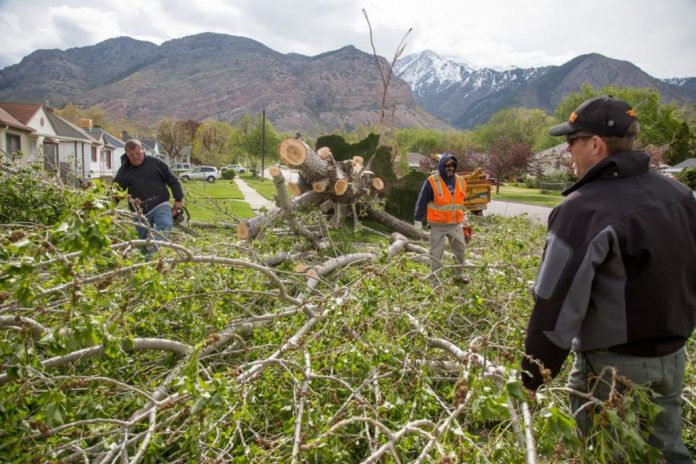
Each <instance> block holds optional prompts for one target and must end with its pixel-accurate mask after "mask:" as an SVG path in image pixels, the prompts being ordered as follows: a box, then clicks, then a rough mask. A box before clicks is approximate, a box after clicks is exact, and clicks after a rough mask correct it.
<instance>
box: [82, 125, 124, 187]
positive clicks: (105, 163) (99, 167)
mask: <svg viewBox="0 0 696 464" xmlns="http://www.w3.org/2000/svg"><path fill="white" fill-rule="evenodd" d="M87 121H89V122H88V123H87V124H85V125H87V126H88V127H87V128H85V131H86V132H87V133H88V134H89V135H91V136H92V137H95V138H98V139H99V141H100V142H101V144H102V149H101V153H100V154H99V157H98V160H97V161H96V162H95V161H92V163H91V170H92V171H93V172H94V173H95V174H96V176H95V177H114V176H115V175H116V172H117V171H118V168H119V167H120V166H121V156H122V155H124V154H125V153H126V148H125V147H126V144H125V142H124V141H123V140H121V139H119V138H117V137H114V136H113V135H111V134H110V133H108V132H106V131H105V130H104V129H102V128H101V127H98V126H92V124H91V120H87ZM87 121H85V122H87Z"/></svg>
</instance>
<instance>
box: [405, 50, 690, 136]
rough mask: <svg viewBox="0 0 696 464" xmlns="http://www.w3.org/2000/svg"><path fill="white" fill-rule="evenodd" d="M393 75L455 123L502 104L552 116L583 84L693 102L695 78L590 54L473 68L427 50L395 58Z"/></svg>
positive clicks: (466, 123)
mask: <svg viewBox="0 0 696 464" xmlns="http://www.w3.org/2000/svg"><path fill="white" fill-rule="evenodd" d="M395 73H396V75H397V76H399V77H400V78H402V79H404V80H405V81H406V82H408V83H409V85H410V86H411V88H412V89H413V94H414V97H415V99H416V101H417V102H418V103H419V104H420V105H422V106H423V108H425V109H426V110H428V111H429V112H431V113H433V114H435V115H437V116H438V117H439V118H441V119H443V120H445V121H446V122H448V123H449V124H451V125H452V126H454V127H459V128H470V127H473V126H475V125H477V124H482V123H484V122H486V121H487V120H488V119H489V118H490V117H491V115H493V114H494V113H495V112H497V111H498V110H500V109H502V108H506V107H510V106H521V107H526V108H540V109H542V110H544V111H546V112H547V113H550V114H553V112H554V109H555V108H556V106H558V103H560V101H561V100H562V99H563V98H564V97H565V96H566V95H568V94H569V93H572V92H576V91H578V90H579V89H580V87H581V86H582V84H584V83H588V84H590V85H591V86H592V87H594V88H601V87H604V86H606V85H615V86H619V87H626V86H630V87H649V88H655V89H657V90H658V91H659V92H660V95H661V97H662V99H663V101H664V102H672V101H675V102H678V103H688V102H696V78H693V77H692V78H686V79H668V80H660V79H656V78H654V77H651V76H650V75H648V74H647V73H645V72H644V71H643V70H641V69H640V68H638V67H637V66H635V65H634V64H632V63H630V62H628V61H621V60H615V59H612V58H607V57H605V56H603V55H600V54H597V53H592V54H587V55H581V56H578V57H576V58H574V59H572V60H570V61H569V62H567V63H565V64H563V65H561V66H546V67H541V68H527V69H522V68H515V69H509V70H504V71H498V70H494V69H489V68H483V69H476V68H473V67H471V66H469V65H468V64H467V63H465V62H463V61H462V60H459V59H456V58H454V59H453V58H446V57H443V56H440V55H438V54H437V53H434V52H432V51H430V50H426V51H424V52H421V53H417V54H411V55H407V56H405V57H403V58H401V59H400V60H399V61H397V63H396V66H395Z"/></svg>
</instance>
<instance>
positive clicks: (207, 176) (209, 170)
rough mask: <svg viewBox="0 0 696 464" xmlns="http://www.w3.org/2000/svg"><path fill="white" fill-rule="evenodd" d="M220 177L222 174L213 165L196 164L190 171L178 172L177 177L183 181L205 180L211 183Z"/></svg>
mask: <svg viewBox="0 0 696 464" xmlns="http://www.w3.org/2000/svg"><path fill="white" fill-rule="evenodd" d="M220 177H222V174H220V171H218V170H217V168H215V167H213V166H196V167H195V168H193V169H191V170H190V171H184V172H181V173H179V178H180V179H181V180H182V181H184V182H188V181H190V180H206V181H208V182H210V183H213V182H215V181H216V180H217V179H219V178H220Z"/></svg>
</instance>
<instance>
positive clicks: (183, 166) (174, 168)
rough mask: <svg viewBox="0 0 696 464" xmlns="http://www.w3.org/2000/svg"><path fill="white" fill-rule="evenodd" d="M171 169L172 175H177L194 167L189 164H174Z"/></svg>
mask: <svg viewBox="0 0 696 464" xmlns="http://www.w3.org/2000/svg"><path fill="white" fill-rule="evenodd" d="M171 168H172V171H173V172H174V174H179V173H180V172H184V171H190V170H191V169H193V168H194V165H193V164H191V163H175V164H172V166H171Z"/></svg>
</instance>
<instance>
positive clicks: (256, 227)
mask: <svg viewBox="0 0 696 464" xmlns="http://www.w3.org/2000/svg"><path fill="white" fill-rule="evenodd" d="M324 201H326V198H324V197H323V196H322V195H321V194H319V193H316V192H312V191H308V192H305V193H303V194H302V195H300V196H299V197H297V198H293V199H292V200H291V202H290V203H291V204H292V209H293V210H295V209H297V208H299V207H301V206H304V205H315V206H316V205H320V204H321V203H323V202H324ZM282 214H283V209H282V208H272V209H271V210H270V211H268V212H267V213H266V214H263V215H261V216H256V217H253V218H251V219H247V220H245V221H241V222H240V223H239V224H237V237H239V238H240V239H243V240H253V239H254V238H256V236H257V235H259V233H260V232H261V231H262V230H263V229H264V228H265V227H267V226H268V225H269V224H272V223H273V221H275V220H276V219H277V218H279V217H280V216H282Z"/></svg>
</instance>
